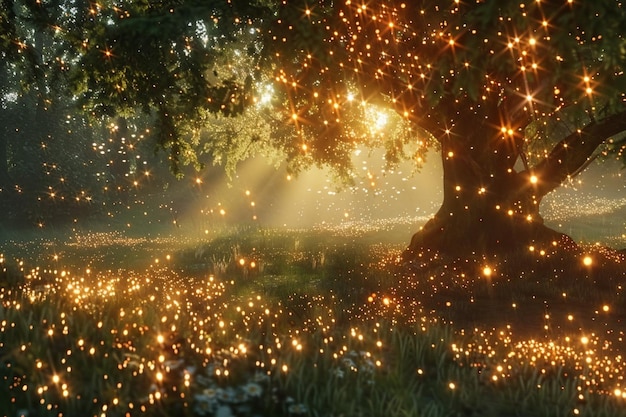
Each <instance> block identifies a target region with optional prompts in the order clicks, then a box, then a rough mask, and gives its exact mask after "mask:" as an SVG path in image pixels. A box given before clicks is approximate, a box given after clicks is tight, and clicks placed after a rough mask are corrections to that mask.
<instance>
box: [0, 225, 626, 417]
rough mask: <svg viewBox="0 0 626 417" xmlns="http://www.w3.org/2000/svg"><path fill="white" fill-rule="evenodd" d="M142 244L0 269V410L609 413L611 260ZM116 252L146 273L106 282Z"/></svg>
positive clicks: (243, 242) (614, 310) (616, 317)
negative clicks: (404, 261) (403, 259)
mask: <svg viewBox="0 0 626 417" xmlns="http://www.w3.org/2000/svg"><path fill="white" fill-rule="evenodd" d="M116 239H118V238H116ZM124 245H127V246H126V247H128V248H129V249H127V250H124V249H123V248H124V247H125V246H124ZM145 245H146V244H145V242H136V241H135V242H134V243H133V242H129V243H127V244H124V242H123V239H122V238H119V241H118V242H117V244H116V245H113V247H110V246H108V245H105V244H99V245H94V246H93V248H92V251H91V252H90V251H89V250H87V249H85V245H82V246H81V247H80V248H77V249H75V250H76V251H77V252H78V253H79V257H80V259H82V260H83V262H84V259H90V260H91V262H90V264H89V265H90V268H91V270H90V271H88V272H87V271H86V265H83V264H81V263H80V262H78V261H76V262H75V261H73V260H72V261H70V258H69V253H70V252H71V251H72V250H73V249H72V247H67V248H56V249H57V252H61V253H64V254H65V255H66V259H67V261H66V263H67V264H68V265H70V266H69V267H67V268H65V267H62V266H61V265H59V264H55V265H53V266H52V267H48V266H45V265H40V266H39V268H38V267H37V266H30V265H22V266H20V265H19V264H15V263H12V262H11V261H10V260H8V259H4V257H2V261H1V262H0V264H1V265H0V266H1V268H0V271H2V272H0V282H2V289H1V290H0V302H1V303H0V379H1V380H2V384H3V385H2V388H0V389H1V390H2V391H1V392H0V415H3V416H20V415H28V416H30V417H33V416H50V415H55V416H56V415H62V416H140V415H142V416H144V415H145V416H196V415H215V416H220V417H226V416H230V415H236V416H273V415H280V416H295V415H306V416H328V417H330V416H346V417H347V416H426V417H427V416H494V417H513V416H520V417H525V416H527V417H531V416H576V415H581V416H607V417H608V416H611V417H612V416H626V394H624V392H626V386H625V385H626V381H624V379H623V378H624V376H623V375H624V374H626V371H625V369H624V368H625V365H624V363H623V353H624V352H623V348H621V345H620V341H621V342H623V338H624V337H625V335H624V327H623V319H624V311H626V305H625V302H624V299H623V290H622V285H623V284H624V267H623V265H624V261H623V259H622V258H619V256H620V255H617V254H615V253H609V252H606V251H604V250H602V249H601V248H586V249H585V251H581V252H573V251H567V252H560V251H557V250H556V249H554V250H553V249H551V248H547V249H545V250H544V252H543V253H541V249H540V248H537V249H536V250H535V251H532V252H531V251H529V252H528V253H526V252H525V253H520V254H518V255H516V256H515V257H512V258H508V259H507V260H506V262H505V261H504V260H500V259H485V258H482V257H476V258H475V259H463V260H458V259H445V258H442V257H441V256H439V255H429V256H424V261H423V262H415V263H413V264H412V265H409V266H407V265H399V264H398V263H397V259H398V254H399V251H398V248H394V247H391V246H380V245H376V244H373V243H372V241H371V240H369V239H368V238H367V236H363V235H359V234H356V235H350V234H340V233H331V232H312V231H275V230H255V229H246V230H241V229H239V230H236V231H235V232H234V233H223V234H221V235H219V236H217V237H215V238H214V239H212V240H210V241H208V242H204V243H193V244H189V245H188V246H187V248H186V249H184V248H183V249H180V250H179V251H176V252H169V254H170V260H169V261H168V262H165V261H164V254H163V253H160V254H156V255H155V254H153V253H151V252H150V248H145V247H144V246H145ZM156 247H157V248H158V250H159V251H161V250H165V247H167V244H163V245H156ZM175 247H176V245H175ZM120 248H122V250H121V252H125V253H126V254H129V253H132V254H134V255H135V256H138V257H141V256H147V255H148V254H150V259H151V261H150V262H145V263H146V266H145V268H144V267H142V268H138V267H137V268H131V269H117V268H111V267H108V268H107V267H106V265H107V263H110V262H112V260H113V255H111V256H109V255H108V254H110V253H115V254H116V256H117V254H119V253H120ZM103 252H105V253H104V254H103ZM154 256H159V257H160V258H161V262H159V263H157V262H155V261H154V260H153V259H152V258H153V257H154ZM585 256H591V257H592V258H593V263H592V265H591V266H585V265H584V264H583V263H582V259H583V258H584V257H585ZM94 257H96V258H97V257H101V259H102V262H95V261H94ZM97 259H100V258H97ZM97 259H96V260H97ZM124 259H126V258H124ZM139 264H140V262H137V263H136V264H133V265H139ZM486 267H489V269H488V270H486ZM487 272H489V273H487ZM604 307H606V310H605V308H604Z"/></svg>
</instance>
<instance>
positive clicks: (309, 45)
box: [25, 0, 626, 257]
mask: <svg viewBox="0 0 626 417" xmlns="http://www.w3.org/2000/svg"><path fill="white" fill-rule="evenodd" d="M25 3H28V4H29V7H37V5H39V7H44V6H45V5H46V4H47V2H45V1H44V2H37V3H36V4H35V3H33V4H30V2H25ZM65 4H66V5H65V9H64V10H66V11H67V13H65V14H64V15H61V16H57V17H56V18H55V19H56V20H55V22H52V23H51V24H53V25H54V27H60V28H61V29H60V30H59V31H58V32H59V33H61V35H60V36H63V39H64V42H67V45H71V46H70V47H68V48H66V52H65V53H66V54H68V53H69V52H67V51H71V53H72V54H73V55H72V57H68V58H66V59H65V62H66V63H67V64H68V65H69V66H70V67H71V70H70V71H69V74H70V81H69V82H70V84H72V85H73V86H74V89H73V94H74V97H77V98H79V100H80V103H81V105H82V106H83V107H84V108H85V109H86V110H88V111H89V112H91V113H92V114H93V115H96V116H98V117H100V116H102V115H108V116H115V115H118V114H121V115H123V116H124V117H131V116H132V114H133V113H134V112H136V111H138V110H139V111H143V112H144V113H146V114H148V115H150V116H151V117H153V120H154V123H155V126H156V131H157V133H158V135H157V137H158V143H159V146H161V147H163V148H165V149H167V150H169V152H170V160H171V163H172V167H174V168H175V169H176V168H177V167H178V166H179V164H181V163H186V162H194V160H195V157H196V156H197V154H198V153H199V152H200V153H201V152H207V153H210V154H212V156H213V157H214V160H215V161H222V162H224V161H227V162H225V163H227V164H229V166H231V167H232V166H235V165H236V162H237V161H238V160H239V159H242V158H245V157H246V156H248V155H250V154H252V153H253V152H254V150H255V149H260V148H267V147H269V148H274V149H278V150H280V151H281V152H282V153H283V154H284V155H286V156H287V160H288V161H289V163H290V168H291V169H293V170H298V169H299V168H301V167H306V166H308V165H309V164H312V163H318V164H324V165H329V166H332V167H335V168H337V172H338V173H340V174H342V175H343V176H344V177H350V175H351V172H352V171H351V166H350V156H351V155H352V153H353V151H355V150H356V149H357V148H358V147H359V146H361V145H362V144H366V145H372V144H373V145H379V144H382V145H383V146H384V147H385V149H386V151H387V159H388V161H389V162H390V163H394V162H396V161H397V160H398V159H399V158H401V157H404V156H408V157H412V158H414V159H415V160H416V162H417V163H419V162H421V161H422V160H423V157H424V153H425V151H426V149H428V148H434V149H436V150H438V151H439V152H440V153H441V157H442V162H443V170H444V175H443V177H444V178H443V191H444V198H443V203H442V206H441V208H440V210H439V211H438V212H437V214H436V215H435V216H434V218H433V219H431V220H430V221H429V222H428V223H427V224H426V225H425V226H424V227H423V228H422V229H421V230H420V231H419V232H418V233H416V234H415V235H414V237H413V239H412V241H411V244H410V247H409V250H408V251H407V255H408V256H409V257H410V256H411V254H412V253H415V252H417V251H420V250H421V249H422V248H423V247H429V248H434V249H440V250H451V249H458V248H470V250H472V251H482V250H487V251H493V250H497V249H500V248H507V249H510V248H515V247H520V246H521V247H523V246H527V245H531V244H542V243H550V242H553V241H554V242H556V241H558V240H561V239H563V238H564V237H563V236H562V235H561V234H559V233H557V232H556V231H553V230H551V229H549V228H547V227H546V226H544V225H543V222H542V220H541V216H540V214H539V207H540V203H541V200H542V198H543V197H544V196H545V195H546V194H548V193H549V192H551V191H552V190H554V189H555V188H557V187H559V186H560V185H561V184H562V183H563V182H564V181H566V180H567V179H568V178H571V177H572V176H574V175H576V174H577V173H579V172H580V171H581V170H582V169H584V168H585V167H586V165H587V164H588V163H589V161H590V160H591V159H593V158H594V157H595V156H596V155H597V154H598V152H604V151H611V150H613V151H615V152H616V153H617V154H620V153H621V154H622V155H623V146H624V140H623V136H620V134H621V133H622V132H624V131H626V117H625V116H626V108H625V107H624V93H625V92H626V84H625V81H626V77H624V74H623V70H624V67H625V65H624V64H625V59H626V42H625V40H624V38H623V33H626V13H625V11H624V8H623V7H622V4H621V2H619V1H615V0H596V1H593V2H591V1H581V0H533V1H530V0H517V1H508V0H506V1H505V0H482V1H460V0H450V1H436V0H413V1H406V2H402V1H391V0H389V1H385V0H381V1H370V2H363V1H352V0H346V1H339V2H337V1H330V0H317V1H304V0H293V1H291V0H288V1H270V0H257V1H252V2H226V1H224V2H205V1H200V0H171V1H165V2H158V3H153V2H144V1H103V2H99V3H86V2H82V1H80V0H76V1H74V2H70V1H69V0H68V1H66V2H65ZM48 6H49V5H48ZM79 11H82V12H79ZM42 15H43V14H42ZM46 16H51V15H50V14H48V15H46ZM68 16H69V17H68ZM385 108H387V109H392V110H394V111H395V112H396V114H397V115H399V119H400V120H399V121H398V122H397V123H396V125H395V126H396V127H395V128H394V129H391V128H389V127H387V128H385V129H384V130H381V129H376V128H374V127H375V123H372V122H371V117H372V116H371V115H372V114H376V112H382V111H383V109H385ZM235 116H237V117H238V118H234V117H235ZM411 147H412V149H411V150H410V151H408V150H407V149H409V148H411ZM229 161H230V162H229ZM233 161H234V162H233Z"/></svg>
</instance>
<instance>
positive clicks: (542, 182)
mask: <svg viewBox="0 0 626 417" xmlns="http://www.w3.org/2000/svg"><path fill="white" fill-rule="evenodd" d="M623 131H626V110H625V111H622V112H619V113H616V114H613V115H611V116H608V117H606V118H603V119H599V120H595V121H592V122H591V123H589V124H588V125H586V126H585V127H583V128H582V129H578V130H577V131H576V132H574V133H572V134H571V135H569V136H567V137H565V138H564V139H563V140H561V141H560V142H559V143H557V144H556V146H555V147H554V149H553V150H552V152H550V154H549V155H548V156H547V157H545V158H544V159H543V160H541V161H540V162H539V163H538V164H537V165H536V166H535V167H534V168H531V171H532V173H533V174H534V175H535V176H536V177H537V178H538V179H539V183H538V186H537V197H543V196H544V195H546V194H548V193H549V192H550V191H552V190H554V189H555V188H557V187H559V186H560V185H561V183H563V181H565V180H566V179H567V178H568V177H571V176H573V175H576V174H577V173H578V172H580V171H581V169H584V167H585V166H586V164H588V163H589V161H590V159H591V158H592V155H593V154H594V152H595V151H596V149H597V148H598V147H599V146H600V145H601V144H602V143H604V141H605V140H607V139H608V138H609V137H611V136H613V135H616V134H618V133H620V132H623Z"/></svg>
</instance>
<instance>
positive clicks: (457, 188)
mask: <svg viewBox="0 0 626 417" xmlns="http://www.w3.org/2000/svg"><path fill="white" fill-rule="evenodd" d="M467 143H471V141H462V140H445V141H442V160H443V161H442V162H443V164H442V165H443V202H442V205H441V207H440V209H439V211H438V212H437V213H436V214H435V216H434V217H433V218H432V219H431V220H429V221H428V222H427V223H426V224H425V225H424V226H423V227H422V228H421V230H420V231H418V232H417V233H416V234H415V235H413V238H412V239H411V243H410V245H409V247H408V248H407V250H406V252H405V254H404V258H405V260H411V259H413V258H415V257H416V256H419V255H420V254H421V253H423V252H424V251H429V250H434V251H437V252H441V253H446V254H450V255H463V254H494V253H501V252H509V251H515V250H519V249H522V248H529V247H530V246H536V247H545V246H547V245H552V242H555V241H560V242H568V243H573V241H572V240H571V239H570V238H569V237H567V236H566V235H564V234H562V233H560V232H557V231H555V230H552V229H550V228H548V227H547V226H545V225H544V224H543V219H542V218H541V216H540V214H539V203H540V201H541V197H543V196H544V195H545V194H542V193H541V190H540V188H539V184H538V183H537V182H535V178H534V177H532V176H531V175H530V174H529V173H528V172H527V171H523V172H516V171H515V170H514V169H513V165H514V164H515V159H516V157H517V153H516V152H514V151H511V152H506V151H505V150H504V149H499V150H498V149H494V148H493V147H492V148H491V149H487V150H486V151H485V150H479V149H476V148H475V147H472V146H469V145H467Z"/></svg>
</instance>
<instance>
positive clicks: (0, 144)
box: [0, 132, 11, 190]
mask: <svg viewBox="0 0 626 417" xmlns="http://www.w3.org/2000/svg"><path fill="white" fill-rule="evenodd" d="M7 142H8V141H7V137H6V132H0V189H2V190H4V189H5V188H8V187H9V185H10V183H11V177H10V175H9V156H8V154H7V148H8V143H7Z"/></svg>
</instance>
